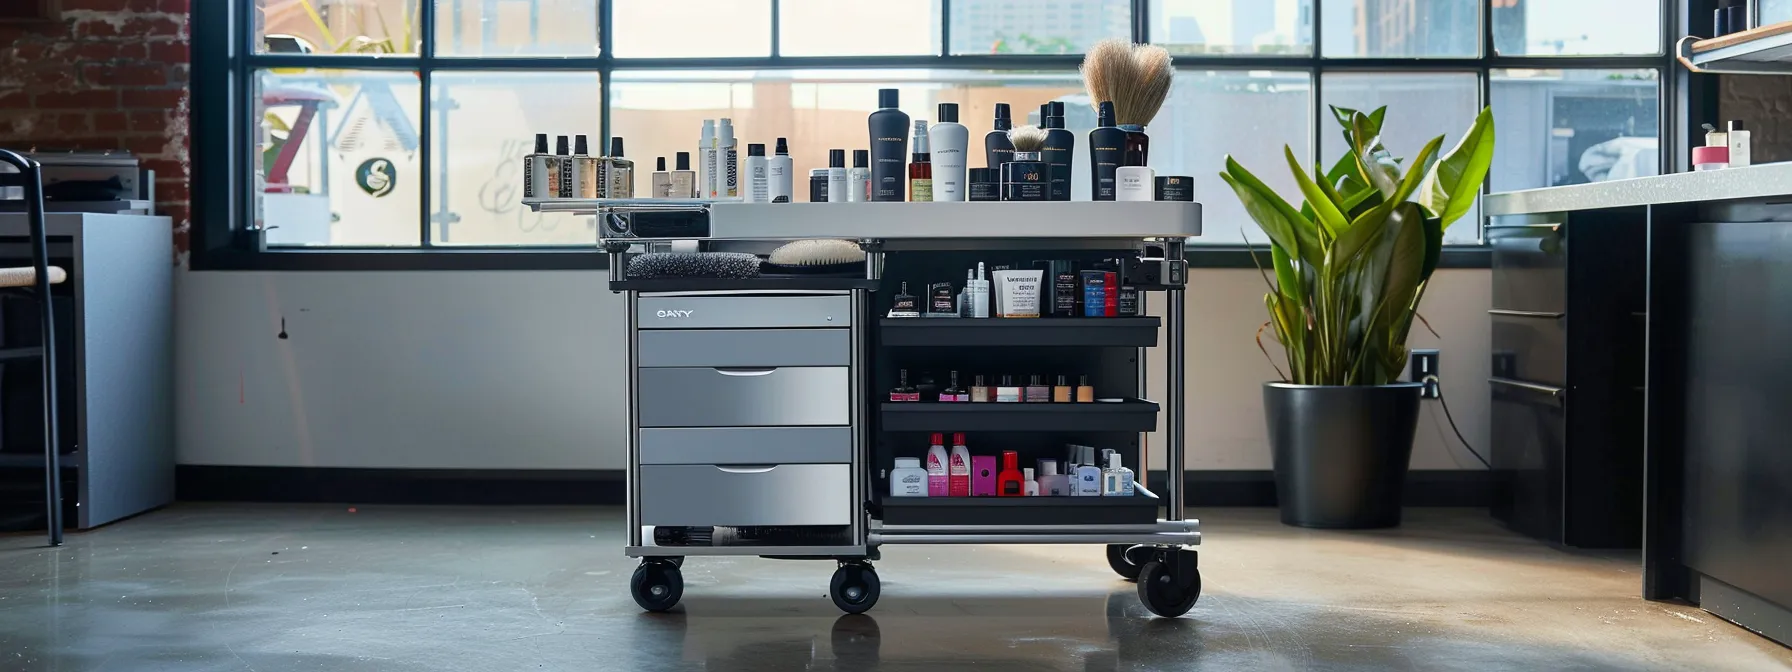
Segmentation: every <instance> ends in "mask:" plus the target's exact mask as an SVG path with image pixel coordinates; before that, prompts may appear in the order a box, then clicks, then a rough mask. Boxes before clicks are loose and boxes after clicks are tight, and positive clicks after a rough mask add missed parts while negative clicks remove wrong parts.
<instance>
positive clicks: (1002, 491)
mask: <svg viewBox="0 0 1792 672" xmlns="http://www.w3.org/2000/svg"><path fill="white" fill-rule="evenodd" d="M1019 467H1020V454H1019V453H1016V452H1014V451H1012V450H1004V451H1002V473H1001V474H999V475H997V476H996V496H998V497H1025V496H1026V494H1027V491H1026V488H1024V487H1022V486H1021V473H1020V468H1019Z"/></svg>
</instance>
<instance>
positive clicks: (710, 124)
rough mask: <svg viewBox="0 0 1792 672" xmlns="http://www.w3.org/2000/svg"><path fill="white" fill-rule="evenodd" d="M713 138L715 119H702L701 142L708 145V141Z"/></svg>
mask: <svg viewBox="0 0 1792 672" xmlns="http://www.w3.org/2000/svg"><path fill="white" fill-rule="evenodd" d="M714 139H716V120H714V119H704V120H703V144H704V145H705V146H707V145H709V141H711V140H714Z"/></svg>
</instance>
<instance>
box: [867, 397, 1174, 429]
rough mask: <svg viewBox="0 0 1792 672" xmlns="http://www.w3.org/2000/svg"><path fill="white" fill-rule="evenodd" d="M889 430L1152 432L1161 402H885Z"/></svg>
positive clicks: (885, 414)
mask: <svg viewBox="0 0 1792 672" xmlns="http://www.w3.org/2000/svg"><path fill="white" fill-rule="evenodd" d="M882 411H883V414H882V415H883V429H884V431H887V432H940V431H952V432H1149V431H1152V430H1154V429H1157V403H1156V402H1151V401H1145V400H1143V399H1127V400H1125V401H1118V402H1101V401H1097V402H1093V403H1082V404H1076V403H1068V404H1067V403H1050V404H1043V403H1031V404H1024V403H1021V404H1016V403H1004V404H998V403H938V402H935V403H926V402H884V404H883V406H882Z"/></svg>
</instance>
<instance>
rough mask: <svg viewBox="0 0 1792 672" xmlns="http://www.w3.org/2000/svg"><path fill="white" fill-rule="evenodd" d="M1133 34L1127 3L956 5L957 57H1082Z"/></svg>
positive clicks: (1055, 0) (1001, 0)
mask: <svg viewBox="0 0 1792 672" xmlns="http://www.w3.org/2000/svg"><path fill="white" fill-rule="evenodd" d="M1131 35H1132V7H1131V3H1130V2H1127V0H952V53H954V54H1080V53H1083V52H1084V51H1085V50H1087V49H1088V48H1089V45H1092V44H1095V43H1096V42H1099V41H1101V40H1103V39H1106V38H1110V37H1119V38H1126V37H1130V36H1131Z"/></svg>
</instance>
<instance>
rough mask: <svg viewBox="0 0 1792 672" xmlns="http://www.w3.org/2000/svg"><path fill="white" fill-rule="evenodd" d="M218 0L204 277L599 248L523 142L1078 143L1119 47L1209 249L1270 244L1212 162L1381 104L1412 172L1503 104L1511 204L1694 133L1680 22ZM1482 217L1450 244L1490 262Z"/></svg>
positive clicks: (1081, 187) (211, 18)
mask: <svg viewBox="0 0 1792 672" xmlns="http://www.w3.org/2000/svg"><path fill="white" fill-rule="evenodd" d="M228 1H229V2H232V3H235V4H234V5H233V7H234V8H235V10H236V11H234V12H233V13H217V14H213V13H201V14H196V15H195V29H194V30H195V35H194V45H195V46H194V51H195V72H194V78H195V90H196V91H198V90H202V89H203V90H205V91H209V92H221V93H214V95H196V96H195V101H196V105H198V106H199V110H198V113H199V115H200V116H201V117H203V118H207V119H211V120H214V121H219V120H222V121H219V123H218V126H217V127H218V128H219V129H225V130H227V131H228V132H225V130H221V131H220V132H219V133H218V134H217V135H220V136H222V137H224V138H226V139H227V140H228V144H227V146H226V147H225V149H223V150H219V149H215V148H216V147H217V145H216V144H215V143H211V142H205V141H201V143H200V144H202V145H203V146H204V148H202V149H201V150H200V151H201V152H202V157H201V159H200V161H202V162H204V165H205V166H212V165H228V166H229V169H228V171H226V172H225V173H223V174H222V175H219V174H216V173H212V174H211V175H218V177H217V179H204V180H200V179H196V185H198V186H197V187H196V189H197V190H198V191H199V192H200V193H198V194H196V196H197V197H198V200H197V201H196V206H197V211H198V219H199V220H200V221H201V227H200V228H201V229H202V231H199V232H197V233H196V234H195V237H196V240H198V241H199V242H198V243H197V244H196V248H198V249H199V252H198V257H203V256H204V255H206V254H208V253H210V251H222V252H224V253H239V254H248V255H250V256H255V255H262V256H265V255H266V254H267V252H264V251H263V250H262V248H261V247H258V243H259V244H262V245H265V247H266V249H267V251H268V252H272V253H276V254H277V253H279V252H281V251H291V250H294V249H310V250H313V251H315V250H316V249H317V248H364V249H366V250H393V249H400V248H437V249H445V250H464V249H466V248H519V247H521V248H553V247H562V248H589V247H590V246H591V245H592V244H593V243H594V242H595V241H596V235H597V234H596V231H595V229H594V228H593V225H592V222H591V219H590V218H588V217H577V216H571V215H563V214H549V215H542V214H537V213H532V212H528V211H526V210H525V209H524V208H522V207H521V206H520V204H519V203H518V200H519V198H518V197H519V194H518V190H519V188H520V179H521V175H520V161H519V159H520V157H521V156H522V155H524V154H526V153H528V152H529V151H531V149H532V148H533V144H534V136H535V134H537V133H546V134H548V135H549V137H550V138H552V137H555V136H561V135H565V136H568V137H575V136H580V135H583V136H585V137H586V138H587V140H588V145H589V146H590V148H591V150H592V152H593V153H603V152H605V150H606V149H607V148H608V147H609V145H608V140H609V138H611V137H612V136H614V137H620V138H622V139H623V142H624V146H625V149H626V155H627V156H628V157H629V158H632V159H634V160H635V162H636V165H637V172H638V173H641V174H640V175H638V176H637V179H638V181H639V182H640V184H643V185H644V184H645V183H646V181H647V180H648V174H649V173H651V172H652V168H653V166H654V163H655V159H657V158H659V157H665V158H666V160H667V163H668V164H672V163H674V162H675V157H676V155H677V153H678V152H681V151H684V152H689V151H693V149H694V147H695V144H696V142H697V136H698V132H699V128H700V125H701V120H703V119H707V118H718V117H724V116H726V117H729V118H731V119H732V120H733V121H734V126H735V128H736V129H737V135H738V137H739V142H740V143H741V145H743V147H742V151H743V152H744V151H745V147H744V145H746V144H748V143H764V144H766V145H768V146H769V145H771V144H772V143H774V142H775V140H776V139H777V138H779V137H783V138H787V139H788V142H789V146H790V150H791V154H792V155H793V157H794V159H795V163H796V166H797V168H798V172H799V173H806V172H807V170H808V169H810V168H814V167H817V166H822V165H824V164H825V162H826V156H827V151H828V150H829V149H849V150H850V149H856V148H862V147H863V146H864V144H865V138H864V137H863V135H864V123H863V117H864V115H865V113H867V112H869V111H870V110H872V109H873V108H874V107H875V105H876V99H877V97H876V90H877V89H879V88H896V89H898V90H899V91H900V92H901V103H902V107H903V108H904V109H905V110H906V111H907V112H908V113H909V114H910V115H911V116H912V117H914V118H917V119H933V118H934V117H935V116H936V105H937V104H938V103H941V102H956V103H958V104H959V105H960V120H961V122H962V123H964V124H965V125H966V126H968V127H970V129H971V132H972V134H973V137H974V138H975V137H977V136H981V135H982V134H983V133H985V132H987V131H988V130H989V128H990V118H991V116H992V109H993V106H994V105H995V103H998V102H1004V103H1008V104H1010V105H1011V106H1012V107H1013V110H1014V115H1015V117H1016V118H1017V123H1025V122H1026V121H1036V120H1037V113H1036V112H1035V111H1036V110H1037V108H1038V106H1039V105H1040V104H1042V103H1045V102H1049V101H1061V102H1064V103H1066V109H1067V110H1069V112H1070V113H1069V115H1068V116H1067V120H1066V121H1067V126H1068V127H1069V128H1070V130H1072V131H1073V132H1075V133H1077V134H1078V135H1079V137H1086V133H1087V131H1088V130H1089V128H1090V127H1091V126H1093V124H1094V115H1093V113H1092V112H1091V110H1090V107H1089V101H1088V98H1087V96H1086V95H1085V94H1084V92H1083V87H1082V83H1081V80H1080V78H1079V76H1078V73H1077V68H1078V66H1079V65H1080V63H1081V60H1082V53H1083V51H1084V50H1086V49H1087V48H1088V47H1089V46H1090V45H1092V44H1094V43H1095V42H1096V41H1099V40H1101V39H1106V38H1110V37H1119V38H1130V39H1132V40H1134V41H1149V42H1154V43H1157V44H1161V45H1163V46H1165V47H1166V48H1168V49H1170V51H1171V52H1172V53H1173V54H1175V58H1176V63H1177V68H1178V73H1177V78H1176V85H1175V88H1174V89H1173V90H1172V93H1171V96H1170V98H1169V100H1168V101H1166V103H1165V105H1164V107H1163V109H1162V111H1160V113H1159V114H1158V117H1157V119H1156V120H1155V121H1154V123H1153V124H1152V125H1151V127H1150V133H1151V135H1152V136H1153V142H1152V149H1153V151H1152V152H1151V162H1152V164H1153V167H1154V168H1156V169H1157V171H1158V173H1159V174H1165V175H1187V176H1191V177H1193V178H1194V180H1195V184H1196V187H1197V190H1196V193H1197V194H1198V196H1197V198H1198V199H1199V200H1202V201H1203V202H1204V203H1205V205H1206V209H1205V212H1206V217H1207V221H1206V225H1207V226H1206V231H1207V235H1205V236H1203V238H1202V239H1201V240H1200V241H1199V242H1200V243H1202V244H1238V243H1244V242H1257V243H1260V242H1261V238H1260V236H1257V235H1255V234H1256V228H1255V226H1254V225H1253V224H1251V222H1250V221H1249V218H1248V217H1247V216H1246V214H1245V213H1244V212H1243V210H1242V208H1241V207H1239V206H1238V204H1237V203H1236V201H1235V199H1234V198H1233V197H1232V195H1231V193H1230V191H1229V189H1227V187H1226V186H1225V185H1224V184H1223V183H1222V182H1221V181H1220V180H1219V179H1218V177H1217V175H1216V173H1217V172H1218V170H1219V167H1220V165H1221V161H1222V160H1223V158H1224V157H1225V156H1227V155H1232V156H1234V157H1236V158H1238V159H1239V160H1240V161H1241V162H1243V163H1244V164H1245V165H1246V166H1247V167H1250V168H1252V169H1253V170H1254V171H1255V172H1257V173H1258V174H1259V175H1260V176H1262V177H1264V178H1265V179H1266V180H1267V181H1268V182H1269V184H1270V185H1271V186H1273V187H1275V188H1277V189H1278V190H1281V191H1282V192H1283V193H1284V194H1292V193H1294V192H1295V187H1294V184H1293V183H1292V178H1291V177H1290V176H1289V175H1288V174H1287V170H1286V168H1285V166H1284V165H1283V163H1284V160H1283V146H1284V145H1286V146H1288V147H1289V148H1290V149H1292V150H1293V151H1294V153H1295V154H1296V156H1297V157H1300V158H1301V160H1302V161H1303V162H1305V163H1309V164H1310V163H1323V164H1330V163H1331V162H1332V161H1335V160H1336V158H1337V156H1338V154H1339V152H1341V151H1342V145H1343V141H1342V139H1341V137H1340V136H1339V134H1338V131H1337V129H1336V126H1335V123H1334V122H1333V121H1332V119H1331V116H1330V114H1329V112H1327V110H1326V106H1328V105H1343V106H1350V107H1358V108H1365V109H1368V108H1373V107H1376V106H1380V105H1388V106H1390V111H1389V124H1388V132H1387V138H1386V143H1387V145H1388V146H1389V147H1390V148H1391V149H1392V150H1393V151H1394V152H1395V153H1396V154H1397V155H1401V156H1411V155H1412V154H1413V153H1414V152H1416V151H1417V150H1418V148H1419V146H1420V145H1421V144H1422V143H1423V142H1424V141H1426V140H1428V139H1429V138H1430V137H1433V136H1435V135H1439V134H1442V135H1445V136H1446V141H1447V143H1452V144H1453V143H1454V142H1455V141H1456V140H1457V139H1458V138H1457V136H1456V134H1458V133H1460V132H1461V131H1462V130H1463V129H1464V128H1466V127H1467V125H1468V124H1469V122H1470V120H1471V119H1472V118H1473V117H1474V115H1475V113H1476V111H1477V110H1478V109H1480V108H1481V107H1482V106H1486V105H1491V106H1492V107H1493V108H1494V111H1495V118H1496V120H1497V129H1498V130H1497V132H1498V148H1497V153H1496V156H1495V161H1494V167H1493V170H1492V174H1491V175H1490V177H1489V188H1490V189H1492V190H1498V191H1504V190H1510V189H1520V188H1531V187H1542V186H1556V185H1565V184H1579V183H1584V182H1590V181H1598V180H1607V179H1618V178H1621V177H1629V176H1636V175H1647V174H1653V173H1655V172H1659V171H1661V170H1663V169H1664V168H1667V167H1668V166H1666V165H1665V162H1664V159H1665V158H1666V157H1671V156H1673V153H1672V152H1669V151H1666V149H1667V147H1666V145H1667V144H1668V143H1665V142H1663V139H1664V138H1666V137H1668V136H1669V135H1670V134H1669V133H1666V132H1664V131H1665V130H1666V127H1664V124H1667V123H1675V124H1677V125H1680V126H1687V125H1688V124H1687V122H1686V121H1684V120H1674V119H1671V118H1665V117H1664V111H1665V110H1667V109H1668V108H1670V107H1672V106H1671V105H1666V104H1664V102H1665V101H1672V100H1673V99H1674V98H1673V96H1674V95H1675V91H1674V87H1675V86H1676V84H1675V82H1674V81H1673V80H1674V78H1672V77H1664V73H1667V72H1669V70H1668V68H1670V67H1671V66H1672V62H1671V61H1670V60H1669V57H1668V56H1667V55H1666V52H1667V50H1666V48H1665V47H1666V41H1665V36H1664V34H1663V33H1664V30H1663V18H1664V17H1665V16H1667V15H1668V14H1667V12H1666V9H1667V8H1668V5H1667V4H1666V0H776V1H774V0H691V1H689V2H664V1H662V0H505V1H503V2H463V1H460V0H228ZM1613 16H1623V17H1625V20H1624V21H1613V20H1608V19H1609V17H1613ZM233 45H242V47H243V48H242V49H241V50H238V49H237V48H235V46H233ZM207 54H210V55H221V56H220V57H219V58H217V59H212V58H209V57H208V56H207ZM208 115H209V116H208ZM1021 120H1025V121H1021ZM225 122H227V123H225ZM207 126H208V128H209V127H210V124H207ZM1677 132H1678V133H1679V134H1682V135H1684V134H1685V133H1686V129H1685V128H1680V129H1679V130H1678V131H1677ZM211 135H212V134H208V135H207V136H206V137H207V138H209V137H211ZM1081 149H1085V150H1086V148H1081ZM207 151H211V152H222V153H221V154H211V155H210V156H211V159H209V160H208V159H206V158H204V157H205V155H204V154H203V152H207ZM219 157H222V159H219ZM1084 157H1086V153H1084V156H1079V159H1082V158H1084ZM972 163H973V165H977V164H978V163H979V162H977V161H973V162H972ZM1087 169H1088V168H1087V165H1086V163H1082V162H1080V161H1079V164H1078V165H1077V166H1076V171H1077V175H1076V176H1075V178H1074V179H1073V183H1072V184H1073V186H1074V187H1075V189H1076V193H1075V197H1077V198H1086V197H1087V193H1086V192H1087V189H1088V185H1087V178H1086V176H1085V175H1084V174H1083V173H1084V171H1087ZM801 177H802V176H801V175H799V179H797V180H796V190H797V192H798V193H797V194H796V196H797V198H799V199H802V198H806V196H807V189H808V184H807V180H804V179H800V178H801ZM242 223H249V226H246V227H245V226H242ZM1478 224H1479V221H1478V219H1477V218H1475V217H1470V218H1465V219H1464V220H1462V221H1460V222H1458V223H1457V224H1456V225H1455V226H1453V227H1451V229H1450V230H1449V232H1448V235H1447V238H1446V241H1447V242H1449V243H1452V244H1474V243H1476V242H1478V241H1479V239H1480V231H1479V228H1480V227H1479V226H1478ZM198 257H196V258H198Z"/></svg>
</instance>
